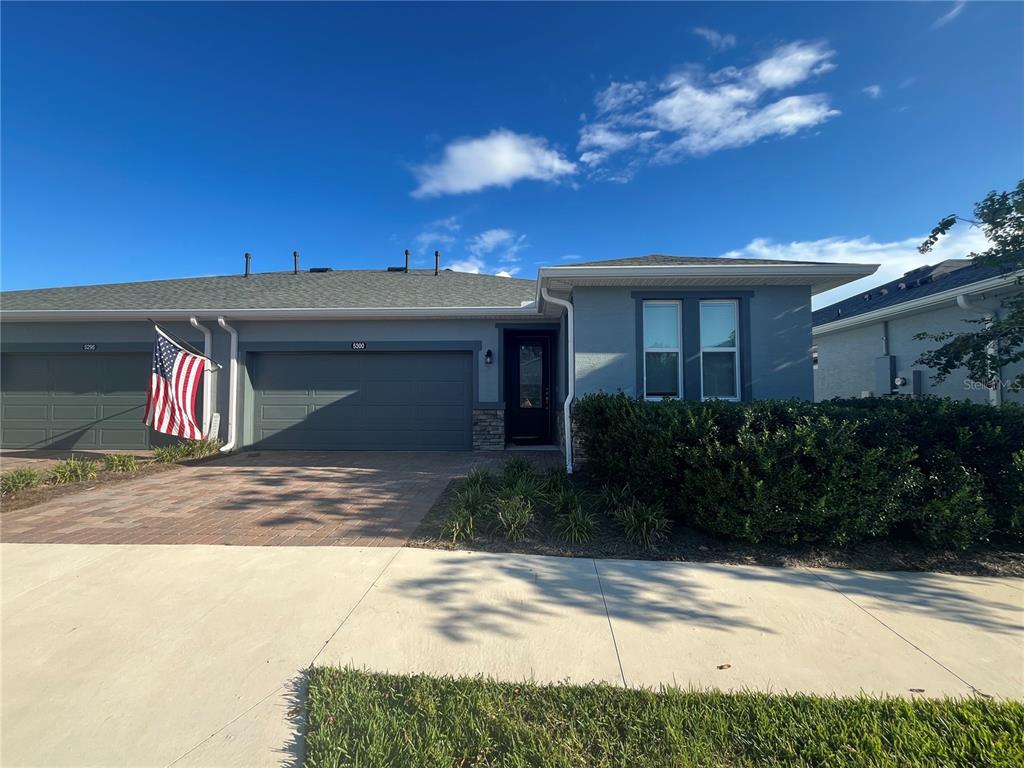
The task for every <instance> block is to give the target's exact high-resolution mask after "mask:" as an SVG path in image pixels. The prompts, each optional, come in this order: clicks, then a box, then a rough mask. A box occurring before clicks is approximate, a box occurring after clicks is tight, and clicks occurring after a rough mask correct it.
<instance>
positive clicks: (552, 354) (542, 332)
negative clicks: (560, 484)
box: [501, 326, 558, 446]
mask: <svg viewBox="0 0 1024 768" xmlns="http://www.w3.org/2000/svg"><path fill="white" fill-rule="evenodd" d="M531 338H533V339H536V338H543V339H544V340H545V341H546V342H547V346H548V358H549V359H548V365H547V370H546V372H545V381H544V384H545V386H546V387H547V389H548V392H550V395H549V402H548V418H547V423H546V425H545V426H546V428H547V435H546V436H545V439H542V440H541V441H539V442H536V443H530V444H531V445H543V446H547V445H555V440H556V436H555V399H556V398H557V396H558V391H557V385H558V375H557V368H558V363H557V361H558V329H557V328H551V327H532V328H531V327H529V326H520V327H518V328H504V329H502V337H501V350H502V360H501V367H502V370H501V390H502V395H503V400H504V406H505V443H506V444H510V443H511V442H512V435H511V431H510V429H509V418H508V413H509V410H510V404H511V403H512V402H513V398H514V397H515V393H516V392H517V391H518V388H519V386H518V382H516V381H513V380H512V374H513V371H514V370H516V366H514V365H512V364H511V363H510V361H511V357H510V356H511V355H512V354H515V350H516V349H517V344H518V342H519V341H521V340H523V339H531ZM523 445H527V443H523Z"/></svg>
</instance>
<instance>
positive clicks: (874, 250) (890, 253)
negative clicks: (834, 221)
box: [723, 225, 988, 309]
mask: <svg viewBox="0 0 1024 768" xmlns="http://www.w3.org/2000/svg"><path fill="white" fill-rule="evenodd" d="M961 226H962V227H963V228H961ZM926 235H927V233H922V234H920V235H915V236H913V237H907V238H904V239H902V240H893V241H889V242H878V241H876V240H874V239H872V238H870V237H858V238H853V239H847V238H842V237H827V238H823V239H821V240H803V241H795V242H790V243H777V242H775V241H773V240H771V239H769V238H762V237H759V238H755V239H754V240H751V241H750V242H749V243H747V245H745V246H744V247H743V248H740V249H739V250H735V251H729V252H728V253H725V254H723V256H726V257H737V256H739V257H744V258H752V259H792V260H796V261H828V262H850V263H853V264H880V265H881V266H879V268H878V271H877V272H875V273H874V274H873V275H871V276H869V277H865V278H862V279H860V280H857V281H856V282H853V283H849V284H847V285H844V286H840V287H839V288H834V289H833V290H831V291H826V292H825V293H821V294H818V295H817V296H815V297H814V300H813V304H814V308H815V309H818V308H820V307H825V306H828V305H829V304H832V303H834V302H836V301H839V300H840V299H845V298H847V297H848V296H854V295H856V294H858V293H864V292H866V291H868V290H870V289H871V288H874V287H875V286H878V285H882V284H883V283H887V282H889V281H890V280H895V279H897V278H899V277H901V276H902V275H904V274H905V273H907V272H909V271H910V270H912V269H915V268H916V267H920V266H924V265H925V264H938V263H939V262H940V261H945V260H946V259H963V258H966V257H967V255H968V254H970V253H972V252H977V251H981V250H984V249H985V248H987V247H988V241H987V240H986V239H985V234H984V233H983V232H982V231H981V230H980V229H977V228H972V227H969V226H966V225H958V226H957V227H956V228H954V229H953V231H952V232H951V233H950V234H949V235H947V236H946V237H944V238H942V239H941V240H939V242H938V244H937V245H936V246H935V249H934V250H933V251H932V252H931V253H927V254H920V253H918V252H917V247H918V246H919V245H920V244H921V242H922V241H923V240H924V239H925V237H926Z"/></svg>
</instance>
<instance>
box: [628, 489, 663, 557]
mask: <svg viewBox="0 0 1024 768" xmlns="http://www.w3.org/2000/svg"><path fill="white" fill-rule="evenodd" d="M616 518H617V519H618V521H619V524H620V525H621V526H622V530H623V531H624V532H625V534H626V540H627V541H629V542H631V543H633V544H639V545H640V546H642V547H646V548H647V549H653V548H654V547H656V546H657V545H658V544H660V543H661V542H663V541H665V540H666V539H667V538H668V531H669V520H668V516H667V515H666V514H665V510H664V508H663V507H661V506H660V505H657V504H644V503H643V502H641V501H637V500H635V499H634V500H633V501H631V502H630V503H629V504H627V505H626V506H624V507H621V508H620V509H619V510H618V514H617V515H616Z"/></svg>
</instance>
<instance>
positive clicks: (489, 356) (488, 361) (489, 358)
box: [484, 349, 494, 365]
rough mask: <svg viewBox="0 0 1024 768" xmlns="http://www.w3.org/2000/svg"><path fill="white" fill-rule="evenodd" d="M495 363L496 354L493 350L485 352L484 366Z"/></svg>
mask: <svg viewBox="0 0 1024 768" xmlns="http://www.w3.org/2000/svg"><path fill="white" fill-rule="evenodd" d="M493 362H494V354H493V353H492V352H491V350H489V349H488V350H487V351H486V352H484V365H490V364H491V363H493Z"/></svg>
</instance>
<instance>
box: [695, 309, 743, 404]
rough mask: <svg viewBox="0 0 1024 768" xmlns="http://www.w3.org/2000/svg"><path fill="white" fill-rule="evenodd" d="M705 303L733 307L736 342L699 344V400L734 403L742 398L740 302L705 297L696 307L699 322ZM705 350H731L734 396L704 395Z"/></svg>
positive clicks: (701, 318)
mask: <svg viewBox="0 0 1024 768" xmlns="http://www.w3.org/2000/svg"><path fill="white" fill-rule="evenodd" d="M705 304H728V305H729V306H731V307H732V308H733V317H734V318H735V321H736V343H735V344H734V345H733V346H731V347H705V346H704V343H703V342H701V345H700V399H701V400H728V401H730V402H733V403H736V402H739V401H740V400H741V399H742V394H743V392H742V390H741V389H740V378H741V377H740V303H739V301H737V300H736V299H705V300H702V301H701V302H700V306H699V307H698V308H697V319H698V321H699V322H703V319H704V313H703V312H702V311H701V310H702V309H703V308H704V305H705ZM700 331H701V329H700V328H698V329H697V332H698V334H699V333H700ZM705 352H732V353H733V355H734V356H735V360H736V365H735V366H733V367H734V368H735V370H736V396H735V397H719V396H717V395H705V394H704V353H705Z"/></svg>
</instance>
